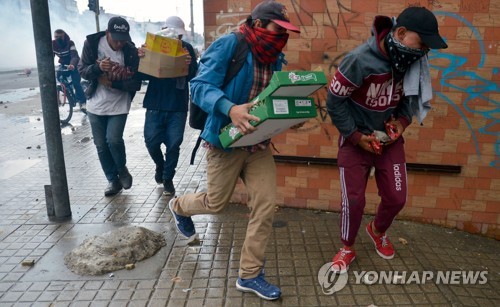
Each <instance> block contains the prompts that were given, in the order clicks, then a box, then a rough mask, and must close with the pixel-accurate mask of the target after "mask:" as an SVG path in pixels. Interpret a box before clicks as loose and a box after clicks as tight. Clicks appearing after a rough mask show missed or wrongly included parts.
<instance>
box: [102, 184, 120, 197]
mask: <svg viewBox="0 0 500 307" xmlns="http://www.w3.org/2000/svg"><path fill="white" fill-rule="evenodd" d="M121 190H122V184H121V183H120V181H118V180H116V181H110V182H109V183H108V186H107V187H106V189H105V190H104V196H113V195H116V194H118V193H120V191H121Z"/></svg>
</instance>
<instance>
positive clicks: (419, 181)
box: [204, 0, 500, 239]
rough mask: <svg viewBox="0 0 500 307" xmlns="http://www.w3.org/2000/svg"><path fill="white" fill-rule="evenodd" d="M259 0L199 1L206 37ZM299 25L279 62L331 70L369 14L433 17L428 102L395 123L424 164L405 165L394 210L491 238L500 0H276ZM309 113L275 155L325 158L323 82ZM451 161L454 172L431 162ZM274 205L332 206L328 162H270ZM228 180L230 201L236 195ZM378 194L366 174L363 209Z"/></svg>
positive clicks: (498, 149) (498, 170) (495, 212)
mask: <svg viewBox="0 0 500 307" xmlns="http://www.w3.org/2000/svg"><path fill="white" fill-rule="evenodd" d="M259 2H260V1H240V0H210V1H205V3H204V5H205V7H204V10H205V37H206V41H207V44H209V43H210V42H212V41H213V40H215V39H216V38H217V37H219V36H221V35H223V34H224V33H226V31H232V30H235V29H237V28H238V25H239V24H241V23H242V22H243V21H244V20H245V18H246V16H247V15H248V14H249V13H250V11H251V8H252V7H254V6H255V5H256V4H257V3H259ZM282 3H284V4H285V5H286V6H287V8H288V12H289V15H290V16H291V19H292V21H293V23H294V24H296V25H299V26H300V28H301V31H302V33H301V34H294V33H291V34H290V39H289V41H288V45H287V47H286V50H285V51H286V55H287V59H288V61H289V65H288V66H287V67H286V68H285V70H323V71H324V72H325V73H326V74H327V76H328V78H329V79H330V78H331V77H332V74H333V73H334V72H335V69H336V67H337V65H338V63H339V62H340V60H341V59H342V57H343V55H344V54H345V53H346V52H348V51H350V50H351V49H353V48H355V47H356V46H358V45H359V44H361V43H362V42H364V41H365V40H366V39H367V38H368V37H369V35H370V27H371V23H372V21H373V17H374V16H375V15H386V16H397V15H398V14H399V12H401V11H402V10H403V9H404V8H405V7H407V6H410V5H420V6H425V7H427V8H429V9H430V10H432V11H433V12H434V13H435V15H436V16H437V18H438V22H439V25H440V32H441V34H442V36H444V37H445V39H446V41H447V43H448V45H449V48H448V49H446V50H442V51H432V52H431V53H430V54H429V58H430V63H431V66H432V68H431V74H432V77H433V89H434V99H433V100H432V110H431V112H430V113H429V115H428V116H427V118H426V119H425V121H424V125H423V126H419V125H418V124H415V123H413V124H412V125H411V126H410V127H408V129H407V130H406V131H405V133H404V136H405V139H406V150H407V162H408V163H414V164H415V165H416V166H417V167H418V166H421V165H422V164H431V167H430V168H429V170H430V171H427V172H421V171H409V175H408V180H409V197H408V203H407V205H406V207H405V209H404V210H403V211H402V212H401V214H400V215H399V218H402V219H411V220H417V221H421V222H424V223H433V224H438V225H443V226H447V227H453V228H458V229H462V230H465V231H468V232H471V233H481V234H484V235H487V236H490V237H495V238H496V239H500V229H499V224H500V214H499V213H500V139H499V136H500V128H499V118H500V116H499V111H500V109H499V102H500V87H499V80H500V72H499V66H500V47H499V40H500V27H499V26H500V22H499V20H500V1H498V0H446V1H442V0H428V1H427V0H426V1H423V0H421V1H418V0H412V1H400V0H370V1H367V0H307V1H306V0H283V1H282ZM314 97H315V98H316V100H317V102H316V103H317V108H318V114H319V115H318V117H317V118H316V119H314V120H311V121H309V122H308V123H307V124H306V125H305V126H304V127H303V128H301V129H299V131H296V132H295V131H289V132H287V133H284V134H282V135H280V136H278V137H276V138H274V139H273V142H274V144H275V146H276V148H277V149H278V150H279V155H289V156H302V157H315V158H329V159H334V158H336V155H337V139H338V135H339V134H338V131H337V130H336V128H335V127H334V126H332V124H331V121H330V119H329V117H328V116H327V113H326V105H325V98H326V88H325V89H323V90H321V91H319V92H317V93H316V94H315V95H314ZM432 165H434V166H440V165H446V166H459V167H461V171H460V173H457V174H450V173H445V172H440V171H432V169H433V167H432ZM277 166H278V177H277V182H278V204H279V205H282V206H287V207H298V208H312V209H321V210H330V211H339V209H340V191H339V186H340V183H339V174H338V168H337V167H336V166H335V165H331V166H330V165H315V164H310V165H307V164H305V165H304V164H302V165H301V164H291V163H278V164H277ZM245 199H246V195H245V190H244V188H243V186H242V185H241V184H240V185H238V187H237V189H236V191H235V194H234V197H233V200H235V201H242V202H245ZM378 202H379V197H378V195H377V188H376V184H375V181H374V180H373V179H371V180H369V182H368V187H367V206H366V212H367V213H373V212H374V211H375V209H376V205H377V204H378Z"/></svg>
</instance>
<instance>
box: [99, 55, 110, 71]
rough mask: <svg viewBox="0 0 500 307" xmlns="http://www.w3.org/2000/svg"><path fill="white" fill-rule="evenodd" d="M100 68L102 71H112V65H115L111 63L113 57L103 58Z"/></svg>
mask: <svg viewBox="0 0 500 307" xmlns="http://www.w3.org/2000/svg"><path fill="white" fill-rule="evenodd" d="M98 64H99V68H100V69H101V70H102V71H110V70H111V67H112V66H113V65H112V64H111V59H110V58H109V57H107V58H104V59H102V60H101V61H99V62H98Z"/></svg>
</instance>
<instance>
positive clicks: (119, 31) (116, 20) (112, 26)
mask: <svg viewBox="0 0 500 307" xmlns="http://www.w3.org/2000/svg"><path fill="white" fill-rule="evenodd" d="M129 31H130V25H129V24H128V22H127V21H126V20H125V19H124V18H122V17H113V18H111V19H110V20H109V22H108V32H109V34H111V38H112V39H113V40H115V41H131V40H132V39H131V38H130V34H129Z"/></svg>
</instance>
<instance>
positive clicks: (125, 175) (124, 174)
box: [118, 167, 132, 190]
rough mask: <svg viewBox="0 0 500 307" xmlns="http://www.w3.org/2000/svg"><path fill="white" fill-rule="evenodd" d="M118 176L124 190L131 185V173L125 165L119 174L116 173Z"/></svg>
mask: <svg viewBox="0 0 500 307" xmlns="http://www.w3.org/2000/svg"><path fill="white" fill-rule="evenodd" d="M118 177H119V178H120V183H121V184H122V186H123V188H124V189H125V190H128V189H130V188H131V187H132V175H130V173H129V172H128V169H127V167H125V168H124V169H123V170H122V171H121V172H120V174H118Z"/></svg>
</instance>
